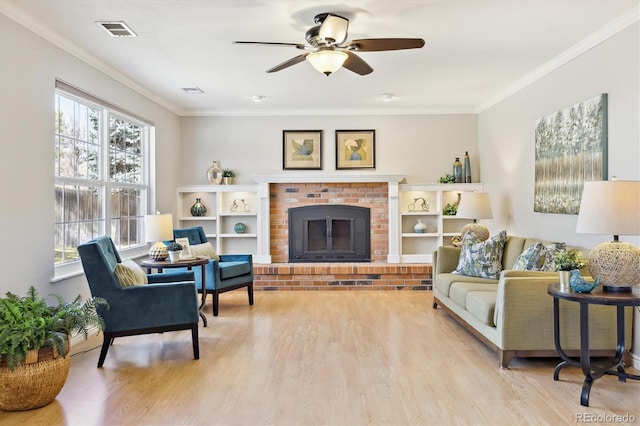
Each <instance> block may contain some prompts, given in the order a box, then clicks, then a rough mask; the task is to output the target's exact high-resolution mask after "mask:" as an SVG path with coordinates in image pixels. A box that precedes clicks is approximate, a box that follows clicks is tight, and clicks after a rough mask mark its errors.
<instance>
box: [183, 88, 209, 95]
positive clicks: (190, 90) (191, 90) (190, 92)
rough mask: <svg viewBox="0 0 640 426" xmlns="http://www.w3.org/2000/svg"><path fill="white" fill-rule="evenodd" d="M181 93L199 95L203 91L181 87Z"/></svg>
mask: <svg viewBox="0 0 640 426" xmlns="http://www.w3.org/2000/svg"><path fill="white" fill-rule="evenodd" d="M182 91H183V92H184V93H186V94H187V95H200V94H202V93H204V90H202V89H201V88H199V87H183V88H182Z"/></svg>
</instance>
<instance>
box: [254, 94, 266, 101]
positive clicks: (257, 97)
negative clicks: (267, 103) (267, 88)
mask: <svg viewBox="0 0 640 426" xmlns="http://www.w3.org/2000/svg"><path fill="white" fill-rule="evenodd" d="M251 100H252V101H253V102H262V101H263V100H264V96H262V95H253V96H252V97H251Z"/></svg>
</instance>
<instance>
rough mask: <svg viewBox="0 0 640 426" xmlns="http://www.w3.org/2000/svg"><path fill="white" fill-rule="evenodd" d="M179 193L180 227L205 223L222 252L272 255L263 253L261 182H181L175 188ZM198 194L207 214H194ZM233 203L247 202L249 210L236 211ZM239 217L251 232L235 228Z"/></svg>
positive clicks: (242, 206) (262, 257) (211, 237)
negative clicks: (196, 183) (247, 183)
mask: <svg viewBox="0 0 640 426" xmlns="http://www.w3.org/2000/svg"><path fill="white" fill-rule="evenodd" d="M176 195H177V203H176V206H177V212H178V214H177V217H178V219H177V224H176V227H177V228H182V227H190V226H198V225H200V226H202V227H203V229H204V232H205V235H206V236H207V239H208V240H209V242H211V244H212V245H213V246H214V248H215V250H216V252H217V253H219V254H253V255H254V256H255V257H256V258H259V259H268V258H269V256H268V253H266V254H264V253H260V250H261V247H263V246H264V244H262V243H261V237H260V235H261V233H260V232H259V230H258V227H259V223H258V222H259V221H258V217H259V216H260V214H261V211H260V210H261V209H262V203H260V198H259V196H258V185H256V184H253V185H244V184H242V185H181V186H178V187H177V188H176ZM196 198H200V200H201V202H202V204H204V205H205V206H206V207H207V216H191V214H190V208H191V206H192V205H193V203H195V201H196ZM240 200H242V201H240ZM234 203H235V204H236V205H237V206H238V209H242V210H244V205H245V204H246V205H248V206H249V209H250V211H248V212H247V211H235V212H233V211H231V206H232V205H233V204H234ZM267 217H268V212H267ZM239 221H242V222H243V223H244V224H245V226H246V227H247V230H248V231H249V232H246V233H242V234H238V233H235V232H234V231H233V227H234V226H235V224H236V223H238V222H239ZM267 246H268V244H267Z"/></svg>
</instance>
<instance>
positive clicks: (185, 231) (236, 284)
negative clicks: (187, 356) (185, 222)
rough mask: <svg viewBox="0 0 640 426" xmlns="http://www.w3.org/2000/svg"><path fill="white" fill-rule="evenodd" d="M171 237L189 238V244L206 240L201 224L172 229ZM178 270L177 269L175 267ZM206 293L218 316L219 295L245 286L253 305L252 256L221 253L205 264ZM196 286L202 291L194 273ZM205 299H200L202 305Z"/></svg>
mask: <svg viewBox="0 0 640 426" xmlns="http://www.w3.org/2000/svg"><path fill="white" fill-rule="evenodd" d="M173 238H189V245H197V244H203V243H206V242H208V240H207V237H206V235H205V233H204V229H202V227H201V226H194V227H191V228H182V229H174V230H173ZM176 270H178V269H176ZM205 275H206V276H205V280H206V285H207V287H206V288H207V292H206V294H211V297H212V299H213V316H218V311H219V295H220V293H224V292H227V291H231V290H236V289H239V288H243V287H246V288H247V294H248V296H249V305H253V256H252V255H250V254H222V255H220V260H213V259H212V260H211V261H209V263H208V264H207V265H205ZM195 280H196V287H197V289H198V291H199V292H201V293H202V278H201V276H200V274H196V276H195ZM204 303H205V300H204V299H203V300H202V305H204Z"/></svg>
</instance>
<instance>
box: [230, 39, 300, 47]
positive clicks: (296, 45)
mask: <svg viewBox="0 0 640 426" xmlns="http://www.w3.org/2000/svg"><path fill="white" fill-rule="evenodd" d="M233 44H258V45H261V46H286V47H290V46H293V47H295V48H297V49H306V47H307V46H306V45H304V44H300V43H278V42H275V41H234V42H233Z"/></svg>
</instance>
